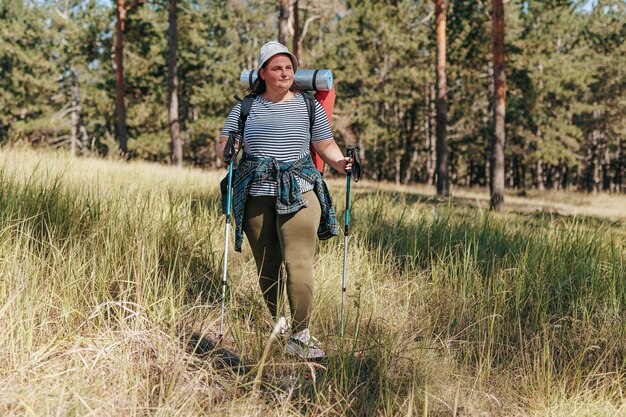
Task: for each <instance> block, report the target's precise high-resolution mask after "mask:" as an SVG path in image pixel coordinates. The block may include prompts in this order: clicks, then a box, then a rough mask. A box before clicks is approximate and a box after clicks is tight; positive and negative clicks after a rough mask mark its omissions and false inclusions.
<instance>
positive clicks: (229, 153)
mask: <svg viewBox="0 0 626 417" xmlns="http://www.w3.org/2000/svg"><path fill="white" fill-rule="evenodd" d="M240 144H241V136H240V135H239V132H234V131H231V132H228V140H227V141H226V146H224V162H226V163H230V162H231V161H232V160H233V159H235V157H236V156H237V153H238V151H239V148H240V146H239V145H240Z"/></svg>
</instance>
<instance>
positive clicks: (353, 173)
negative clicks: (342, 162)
mask: <svg viewBox="0 0 626 417" xmlns="http://www.w3.org/2000/svg"><path fill="white" fill-rule="evenodd" d="M346 154H347V155H348V158H350V163H351V164H352V168H351V169H349V170H346V173H347V174H348V176H349V177H352V179H353V180H354V182H359V180H360V179H361V158H360V157H359V147H358V146H356V147H352V146H349V147H347V148H346Z"/></svg>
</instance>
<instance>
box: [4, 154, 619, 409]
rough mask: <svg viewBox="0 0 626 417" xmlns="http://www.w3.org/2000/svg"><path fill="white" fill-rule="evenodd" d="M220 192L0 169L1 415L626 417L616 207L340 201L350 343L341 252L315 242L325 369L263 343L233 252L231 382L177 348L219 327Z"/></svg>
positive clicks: (48, 170)
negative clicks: (236, 364)
mask: <svg viewBox="0 0 626 417" xmlns="http://www.w3.org/2000/svg"><path fill="white" fill-rule="evenodd" d="M223 175H224V173H223V172H206V171H201V170H191V169H185V170H177V169H174V168H169V167H163V166H159V165H150V164H144V163H122V162H118V161H107V160H98V159H87V158H84V159H76V160H71V159H69V157H68V156H67V155H65V154H62V153H51V152H34V151H29V150H19V149H2V150H1V152H0V414H1V415H63V416H65V415H70V416H71V415H81V416H82V415H93V416H102V415H119V416H129V415H161V416H170V415H185V416H187V415H210V416H222V415H225V416H244V415H245V416H257V415H258V416H268V415H271V416H273V415H310V416H322V415H324V416H340V415H353V416H366V415H375V416H396V415H415V416H419V415H421V416H426V415H429V416H485V417H486V416H624V415H626V197H625V196H610V195H601V196H597V197H593V198H592V197H590V196H582V195H578V194H558V193H534V194H532V195H531V197H526V198H522V197H516V196H514V195H510V196H507V203H508V205H507V210H508V211H507V212H506V213H503V214H494V213H490V212H489V211H487V210H486V209H485V207H486V203H485V201H486V198H487V195H486V194H485V193H484V192H470V191H461V190H459V191H456V192H455V197H454V198H452V199H449V200H445V201H440V200H438V199H437V198H435V197H434V196H433V195H432V190H429V189H426V188H419V187H417V188H408V187H404V188H399V187H394V186H381V185H378V184H373V183H366V182H364V183H359V184H356V185H354V187H353V191H354V193H353V200H352V201H353V208H352V218H351V227H352V230H353V234H351V236H350V247H349V276H348V317H347V318H348V320H347V327H346V335H345V338H344V339H343V340H342V339H341V338H340V337H339V326H340V322H339V317H340V306H341V273H342V258H343V238H342V237H339V238H335V239H332V240H330V241H326V242H321V243H320V244H319V252H318V257H317V263H316V276H317V281H316V285H317V288H316V305H315V311H314V318H313V331H314V334H315V335H317V336H318V337H319V338H320V339H322V340H323V341H324V342H325V347H326V350H327V352H328V353H329V357H328V360H326V361H325V362H322V363H320V364H306V363H299V362H297V361H295V360H293V359H291V358H289V357H285V355H284V354H283V353H282V350H281V344H280V341H274V342H272V343H269V342H268V340H269V335H270V332H271V329H272V326H271V323H270V317H269V314H268V313H267V311H266V310H265V307H264V305H263V303H262V299H261V296H260V292H259V290H258V288H257V279H256V276H255V268H254V261H253V260H252V257H251V254H250V250H249V247H247V243H246V244H245V245H244V251H243V253H242V254H238V253H234V252H232V253H231V255H230V256H229V294H228V301H227V315H226V335H225V339H224V341H223V342H222V345H221V346H222V347H224V348H227V349H229V350H230V351H233V352H236V353H237V354H238V355H240V358H241V363H242V365H243V366H244V367H243V368H241V369H240V371H239V372H235V371H234V370H233V369H231V368H229V367H224V366H223V365H222V364H221V362H220V361H219V360H216V358H215V357H214V356H211V355H209V356H208V357H207V356H198V355H194V354H192V353H191V352H190V351H189V349H188V348H187V347H186V346H187V340H188V339H189V335H190V334H192V333H194V332H198V333H202V334H205V335H207V337H208V338H209V339H210V338H212V337H215V336H216V334H217V332H218V329H219V320H220V291H221V289H220V280H221V271H222V250H223V249H222V248H223V239H224V218H223V216H221V213H220V207H219V190H218V181H219V179H220V178H221V177H222V176H223ZM329 183H330V186H331V191H332V194H333V197H334V199H335V202H336V205H337V209H338V213H339V221H340V223H342V222H343V207H344V199H345V195H344V191H343V184H344V182H343V181H340V180H331V181H330V182H329ZM231 248H232V245H231ZM218 359H219V358H218Z"/></svg>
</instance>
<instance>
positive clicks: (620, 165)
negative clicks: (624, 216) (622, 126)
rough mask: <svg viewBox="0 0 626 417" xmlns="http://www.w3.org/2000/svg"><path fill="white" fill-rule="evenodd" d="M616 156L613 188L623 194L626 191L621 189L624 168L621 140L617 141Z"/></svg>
mask: <svg viewBox="0 0 626 417" xmlns="http://www.w3.org/2000/svg"><path fill="white" fill-rule="evenodd" d="M616 153H617V156H616V160H617V161H616V165H617V168H616V172H615V188H616V191H617V192H618V193H621V192H625V191H626V189H625V188H624V187H623V183H624V169H625V168H626V167H625V165H626V164H625V161H624V160H625V159H626V158H625V155H624V145H623V143H622V139H621V138H618V139H617V152H616Z"/></svg>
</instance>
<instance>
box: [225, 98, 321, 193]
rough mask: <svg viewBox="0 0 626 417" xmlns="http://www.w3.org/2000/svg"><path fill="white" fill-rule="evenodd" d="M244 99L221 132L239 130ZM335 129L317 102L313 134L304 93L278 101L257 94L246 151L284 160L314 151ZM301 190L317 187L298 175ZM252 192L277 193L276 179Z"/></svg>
mask: <svg viewBox="0 0 626 417" xmlns="http://www.w3.org/2000/svg"><path fill="white" fill-rule="evenodd" d="M240 110H241V103H237V104H236V105H235V107H234V108H233V109H232V110H231V112H230V114H229V115H228V118H227V119H226V123H225V124H224V128H223V129H222V133H221V136H226V137H228V132H230V131H237V130H238V122H239V112H240ZM332 138H333V133H332V131H331V129H330V124H329V123H328V118H327V117H326V113H325V112H324V109H323V108H322V106H321V105H320V104H319V103H318V102H315V123H314V124H313V132H312V134H311V133H310V132H309V114H308V112H307V108H306V103H305V101H304V97H303V96H302V94H300V93H296V95H295V96H294V97H293V98H292V99H291V100H289V101H285V102H279V103H274V102H273V101H269V100H267V99H265V98H263V97H261V96H257V97H256V98H255V100H254V103H253V104H252V108H251V109H250V114H249V115H248V119H247V121H246V127H245V131H244V137H243V143H244V148H245V152H247V153H248V154H250V155H252V156H255V157H259V158H269V157H274V158H276V160H278V161H280V162H292V161H297V160H299V159H302V158H303V157H304V156H306V155H309V154H310V150H309V148H310V144H311V142H318V141H322V140H329V139H332ZM296 180H297V181H298V185H300V189H301V191H302V192H303V193H304V192H307V191H311V190H312V189H313V184H310V183H309V182H308V181H306V180H304V179H303V178H300V177H296ZM250 194H251V195H254V196H259V195H276V183H270V182H268V183H262V184H255V185H253V186H252V188H251V189H250Z"/></svg>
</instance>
